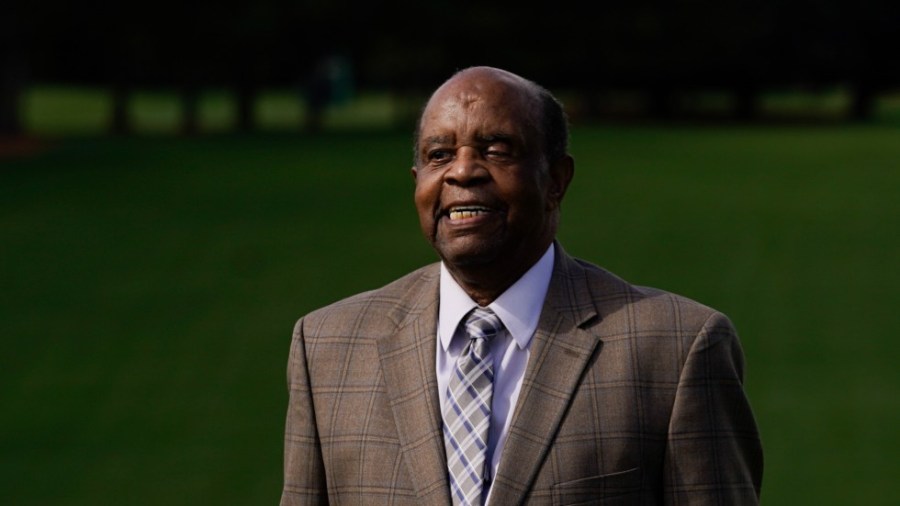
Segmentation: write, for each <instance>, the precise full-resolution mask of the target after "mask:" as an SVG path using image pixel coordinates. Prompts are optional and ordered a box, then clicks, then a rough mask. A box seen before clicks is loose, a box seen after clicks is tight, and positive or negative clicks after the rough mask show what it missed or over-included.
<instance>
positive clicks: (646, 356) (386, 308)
mask: <svg viewBox="0 0 900 506" xmlns="http://www.w3.org/2000/svg"><path fill="white" fill-rule="evenodd" d="M556 248H557V250H556V251H557V254H556V262H555V265H554V271H553V276H552V279H551V282H550V288H549V290H548V293H547V298H546V300H545V302H544V307H543V310H542V312H541V316H540V321H539V324H538V328H537V331H536V332H535V336H534V339H533V341H532V344H531V346H532V348H531V356H530V358H529V363H528V366H527V369H526V372H525V378H524V383H523V385H522V389H521V392H520V394H519V398H518V402H517V405H516V408H515V412H514V413H513V419H512V425H511V428H510V430H509V435H508V439H507V441H506V446H505V448H504V450H503V455H502V456H501V460H500V467H499V470H498V472H497V475H496V476H495V477H494V482H493V491H492V495H491V504H492V505H513V504H629V505H630V504H635V505H655V504H692V505H693V504H720V505H743V504H756V503H758V500H759V493H760V485H761V481H762V467H763V462H762V447H761V444H760V439H759V435H758V432H757V428H756V423H755V421H754V418H753V414H752V412H751V409H750V405H749V403H748V401H747V398H746V395H745V393H744V389H743V384H742V383H743V367H744V363H743V353H742V351H741V347H740V343H739V341H738V338H737V335H736V333H735V331H734V329H733V327H732V325H731V323H730V322H729V320H728V319H727V318H726V317H725V316H724V315H722V314H721V313H718V312H716V311H715V310H713V309H710V308H708V307H706V306H703V305H701V304H698V303H696V302H694V301H691V300H689V299H686V298H684V297H680V296H677V295H674V294H670V293H666V292H663V291H660V290H656V289H652V288H645V287H639V286H634V285H631V284H628V283H627V282H625V281H623V280H622V279H620V278H618V277H616V276H614V275H613V274H610V273H609V272H607V271H605V270H603V269H601V268H599V267H596V266H594V265H591V264H588V263H586V262H583V261H580V260H577V259H574V258H572V257H570V256H568V255H567V254H566V253H565V252H564V251H563V250H562V248H561V247H560V246H559V245H558V244H557V245H556ZM438 280H439V266H438V265H437V264H433V265H429V266H427V267H424V268H422V269H419V270H417V271H415V272H413V273H411V274H408V275H406V276H405V277H403V278H401V279H399V280H397V281H395V282H393V283H391V284H389V285H387V286H385V287H383V288H380V289H378V290H374V291H371V292H366V293H362V294H359V295H356V296H354V297H350V298H348V299H345V300H343V301H340V302H337V303H335V304H332V305H330V306H328V307H325V308H322V309H319V310H317V311H314V312H312V313H310V314H309V315H307V316H305V317H304V318H302V319H300V321H298V322H297V325H296V327H295V330H294V335H293V341H292V344H291V353H290V360H289V365H288V383H289V387H290V401H289V408H288V413H287V423H286V428H285V455H284V489H283V492H282V496H281V504H282V505H299V504H304V505H306V504H367V505H368V504H423V505H449V504H450V489H449V485H448V480H447V471H446V454H445V451H444V442H443V436H442V432H441V407H440V406H439V401H438V391H437V379H436V375H435V353H436V348H435V347H436V342H437V339H436V329H437V321H436V320H437V314H438Z"/></svg>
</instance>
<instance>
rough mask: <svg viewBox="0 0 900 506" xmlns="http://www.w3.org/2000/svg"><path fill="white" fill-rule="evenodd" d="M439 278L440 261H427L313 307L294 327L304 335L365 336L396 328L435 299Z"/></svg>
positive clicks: (434, 301)
mask: <svg viewBox="0 0 900 506" xmlns="http://www.w3.org/2000/svg"><path fill="white" fill-rule="evenodd" d="M439 278H440V270H439V264H437V263H435V264H431V265H427V266H425V267H422V268H420V269H417V270H415V271H413V272H411V273H409V274H407V275H405V276H403V277H401V278H399V279H397V280H394V281H392V282H391V283H388V284H387V285H384V286H382V287H380V288H377V289H375V290H369V291H366V292H362V293H358V294H356V295H353V296H350V297H347V298H345V299H342V300H339V301H337V302H334V303H332V304H329V305H327V306H324V307H321V308H319V309H316V310H314V311H312V312H310V313H309V314H307V315H305V316H303V317H302V318H300V320H299V321H298V322H297V327H298V328H297V330H298V331H301V330H302V333H303V334H306V335H307V336H309V335H354V336H358V337H365V336H366V335H367V334H380V333H383V332H384V331H385V330H386V329H395V328H397V327H398V326H400V325H401V324H402V323H403V321H404V320H405V319H406V318H408V317H409V316H410V315H411V314H414V313H416V312H417V311H421V310H422V309H423V307H424V306H427V305H428V304H429V303H432V304H434V303H436V301H437V294H438V289H437V287H438V280H439ZM301 327H302V328H301Z"/></svg>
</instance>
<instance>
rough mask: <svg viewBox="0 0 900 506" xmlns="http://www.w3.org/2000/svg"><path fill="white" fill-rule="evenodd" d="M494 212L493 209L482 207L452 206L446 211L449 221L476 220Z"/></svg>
mask: <svg viewBox="0 0 900 506" xmlns="http://www.w3.org/2000/svg"><path fill="white" fill-rule="evenodd" d="M492 212H494V210H493V209H491V208H489V207H484V206H454V207H451V208H449V209H448V210H447V216H448V217H449V218H450V220H451V221H457V220H466V219H471V218H478V217H479V216H484V215H486V214H489V213H492Z"/></svg>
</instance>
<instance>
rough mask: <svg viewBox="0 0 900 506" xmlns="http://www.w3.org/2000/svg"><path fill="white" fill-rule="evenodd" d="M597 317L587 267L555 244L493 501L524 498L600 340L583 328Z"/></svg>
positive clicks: (492, 495)
mask: <svg viewBox="0 0 900 506" xmlns="http://www.w3.org/2000/svg"><path fill="white" fill-rule="evenodd" d="M596 316H597V311H596V308H595V306H594V303H593V300H592V297H591V296H590V291H589V290H588V285H587V280H586V276H585V272H584V269H583V268H582V267H581V266H579V265H578V264H577V262H576V261H575V260H574V259H572V258H571V257H569V256H568V255H566V253H565V252H564V251H563V249H562V248H561V247H560V246H559V244H557V245H556V261H555V265H554V269H553V277H552V278H551V281H550V286H549V288H548V291H547V298H546V299H545V301H544V307H543V309H542V311H541V317H540V320H539V322H538V327H537V330H536V331H535V335H534V340H533V341H532V343H531V356H530V358H529V360H528V366H527V368H526V370H525V378H524V381H523V384H522V388H521V390H520V394H519V399H518V401H517V403H516V409H515V413H514V414H513V422H512V425H511V427H510V430H509V434H508V436H507V440H506V443H505V447H504V450H503V456H502V458H501V461H500V467H499V469H498V472H497V476H496V477H495V480H494V484H493V490H492V492H491V503H492V504H520V503H522V501H524V500H525V497H526V494H527V493H528V491H529V490H530V488H531V484H532V482H533V481H534V479H535V477H536V476H537V472H538V470H539V469H540V466H541V464H542V463H543V461H544V459H545V458H546V456H547V453H548V451H549V448H550V445H551V443H552V442H553V439H554V437H555V435H556V431H557V429H558V428H559V425H560V423H561V421H562V418H563V415H564V414H565V412H566V409H567V408H568V406H569V403H570V401H571V399H572V396H573V395H574V394H575V391H576V388H577V386H578V383H579V381H580V379H581V376H582V373H583V371H584V369H585V367H586V366H587V364H588V362H589V361H590V358H591V357H592V356H593V355H594V351H595V349H596V348H597V345H598V343H599V339H597V337H596V336H594V335H593V334H591V333H589V332H587V331H585V330H583V329H582V328H581V326H582V325H584V324H585V323H587V322H589V321H590V320H592V319H594V318H595V317H596Z"/></svg>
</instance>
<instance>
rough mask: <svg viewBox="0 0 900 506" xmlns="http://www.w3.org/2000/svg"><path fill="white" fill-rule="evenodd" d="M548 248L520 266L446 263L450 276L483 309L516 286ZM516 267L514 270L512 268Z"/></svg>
mask: <svg viewBox="0 0 900 506" xmlns="http://www.w3.org/2000/svg"><path fill="white" fill-rule="evenodd" d="M546 252H547V248H544V249H542V250H541V251H540V252H538V253H537V254H535V255H534V257H533V258H529V259H528V261H527V262H521V263H520V265H518V266H511V265H509V262H507V263H506V265H496V264H495V263H490V264H482V265H463V266H461V265H453V264H451V263H450V262H446V261H445V262H444V265H445V266H446V267H447V270H448V271H449V272H450V275H452V276H453V279H455V280H456V282H457V283H458V284H459V286H460V288H462V289H463V291H465V292H466V294H467V295H468V296H469V297H471V298H472V300H474V301H475V303H476V304H478V305H479V306H481V307H485V306H487V305H488V304H490V303H491V302H494V301H495V300H497V297H500V296H501V295H503V292H505V291H506V290H507V289H508V288H509V287H511V286H512V285H514V284H515V283H516V281H518V280H519V278H521V277H522V276H523V275H524V274H525V273H526V272H528V270H529V269H531V268H532V267H533V266H534V265H535V264H536V263H537V262H538V260H540V259H541V257H542V256H544V253H546ZM510 267H514V268H510Z"/></svg>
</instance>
